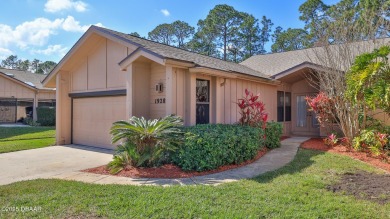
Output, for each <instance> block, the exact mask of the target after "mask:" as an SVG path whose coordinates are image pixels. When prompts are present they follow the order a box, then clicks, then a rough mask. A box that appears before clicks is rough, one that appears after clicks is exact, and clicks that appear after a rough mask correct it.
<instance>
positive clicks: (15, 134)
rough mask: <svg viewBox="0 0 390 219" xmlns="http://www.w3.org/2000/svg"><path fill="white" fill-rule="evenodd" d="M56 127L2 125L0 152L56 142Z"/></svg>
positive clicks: (43, 145)
mask: <svg viewBox="0 0 390 219" xmlns="http://www.w3.org/2000/svg"><path fill="white" fill-rule="evenodd" d="M55 141H56V140H55V128H54V127H0V153H6V152H12V151H20V150H27V149H33V148H42V147H47V146H50V145H54V144H55Z"/></svg>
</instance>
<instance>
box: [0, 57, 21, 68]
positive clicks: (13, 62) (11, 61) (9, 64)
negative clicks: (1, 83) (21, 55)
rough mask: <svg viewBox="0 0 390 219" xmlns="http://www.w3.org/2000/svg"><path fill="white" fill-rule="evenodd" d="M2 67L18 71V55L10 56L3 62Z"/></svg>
mask: <svg viewBox="0 0 390 219" xmlns="http://www.w3.org/2000/svg"><path fill="white" fill-rule="evenodd" d="M1 67H3V68H10V69H17V67H18V56H16V55H10V56H8V57H7V58H6V59H5V60H2V61H1Z"/></svg>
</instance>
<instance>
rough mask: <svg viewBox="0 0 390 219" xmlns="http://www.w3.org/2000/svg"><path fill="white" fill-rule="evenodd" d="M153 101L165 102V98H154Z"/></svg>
mask: <svg viewBox="0 0 390 219" xmlns="http://www.w3.org/2000/svg"><path fill="white" fill-rule="evenodd" d="M154 103H156V104H161V103H165V98H157V99H154Z"/></svg>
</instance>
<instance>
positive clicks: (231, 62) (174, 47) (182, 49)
mask: <svg viewBox="0 0 390 219" xmlns="http://www.w3.org/2000/svg"><path fill="white" fill-rule="evenodd" d="M92 26H93V27H95V28H100V29H104V30H108V31H112V32H116V33H119V34H125V35H127V36H130V37H134V38H137V39H140V40H145V41H148V42H151V43H154V44H157V45H162V46H168V47H171V48H173V49H178V50H181V51H184V52H190V53H194V54H197V55H201V56H204V57H207V58H212V59H216V60H219V61H223V62H227V63H230V64H237V65H240V66H243V67H246V68H250V67H248V66H245V65H242V64H240V63H239V62H233V61H228V60H223V59H221V58H217V57H214V56H208V55H205V54H201V53H198V52H194V51H190V50H187V49H184V48H180V47H177V46H173V45H168V44H164V43H160V42H156V41H153V40H150V39H147V38H143V37H138V36H134V35H131V34H128V33H123V32H119V31H116V30H112V29H109V28H105V27H99V26H95V25H92ZM140 46H141V47H143V48H144V47H145V46H143V45H140ZM250 69H252V68H250ZM252 70H254V71H257V70H255V69H252ZM257 72H258V71H257ZM259 73H261V72H259Z"/></svg>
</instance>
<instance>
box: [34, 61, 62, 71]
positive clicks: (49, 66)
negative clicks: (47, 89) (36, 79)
mask: <svg viewBox="0 0 390 219" xmlns="http://www.w3.org/2000/svg"><path fill="white" fill-rule="evenodd" d="M56 65H57V63H55V62H53V61H45V62H43V63H40V64H39V70H38V72H37V73H41V72H42V73H43V74H49V73H50V72H51V70H53V68H54V67H55V66H56Z"/></svg>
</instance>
